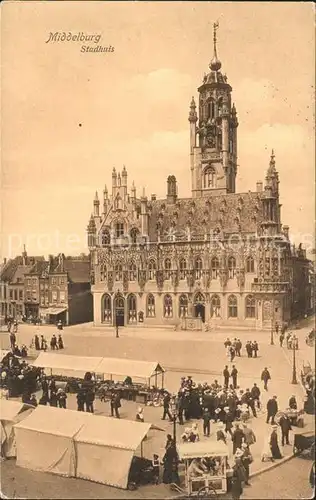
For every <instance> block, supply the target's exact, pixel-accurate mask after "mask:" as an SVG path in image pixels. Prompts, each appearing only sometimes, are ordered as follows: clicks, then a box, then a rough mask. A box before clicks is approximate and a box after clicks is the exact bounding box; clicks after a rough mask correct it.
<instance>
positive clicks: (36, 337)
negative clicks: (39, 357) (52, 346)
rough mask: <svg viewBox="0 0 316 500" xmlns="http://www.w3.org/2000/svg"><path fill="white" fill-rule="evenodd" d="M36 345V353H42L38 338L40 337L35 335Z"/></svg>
mask: <svg viewBox="0 0 316 500" xmlns="http://www.w3.org/2000/svg"><path fill="white" fill-rule="evenodd" d="M34 345H35V350H36V351H40V350H41V346H40V341H39V337H38V335H36V334H35V336H34Z"/></svg>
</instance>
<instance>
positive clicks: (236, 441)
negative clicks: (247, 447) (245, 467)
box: [232, 424, 244, 455]
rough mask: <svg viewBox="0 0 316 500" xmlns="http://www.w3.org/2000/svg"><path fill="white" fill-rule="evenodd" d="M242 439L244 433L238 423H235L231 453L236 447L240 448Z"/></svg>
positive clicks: (234, 451)
mask: <svg viewBox="0 0 316 500" xmlns="http://www.w3.org/2000/svg"><path fill="white" fill-rule="evenodd" d="M243 439H244V433H243V431H242V430H241V429H240V427H239V424H236V425H235V430H234V432H233V434H232V442H233V455H235V453H236V450H237V448H241V445H242V441H243Z"/></svg>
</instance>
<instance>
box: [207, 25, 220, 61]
mask: <svg viewBox="0 0 316 500" xmlns="http://www.w3.org/2000/svg"><path fill="white" fill-rule="evenodd" d="M218 28H219V22H218V21H216V23H214V24H213V59H212V60H211V62H210V65H209V68H210V70H212V71H219V70H220V69H221V67H222V63H221V62H220V60H219V59H218V57H217V36H216V31H217V30H218Z"/></svg>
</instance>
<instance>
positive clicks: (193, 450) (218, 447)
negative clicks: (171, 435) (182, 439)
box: [177, 441, 229, 460]
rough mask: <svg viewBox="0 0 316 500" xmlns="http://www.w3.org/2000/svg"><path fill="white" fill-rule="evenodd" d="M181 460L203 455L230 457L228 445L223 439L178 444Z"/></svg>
mask: <svg viewBox="0 0 316 500" xmlns="http://www.w3.org/2000/svg"><path fill="white" fill-rule="evenodd" d="M177 449H178V454H179V458H180V460H183V459H187V458H201V457H212V456H214V457H216V456H217V457H226V456H227V457H228V456H229V450H228V446H227V445H226V444H225V443H223V442H222V441H198V442H195V443H181V444H179V445H178V446H177Z"/></svg>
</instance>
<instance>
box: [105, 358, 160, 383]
mask: <svg viewBox="0 0 316 500" xmlns="http://www.w3.org/2000/svg"><path fill="white" fill-rule="evenodd" d="M97 371H98V372H99V373H103V374H104V375H107V374H108V375H120V376H124V377H126V376H130V377H131V378H133V377H136V378H142V379H146V380H148V379H149V378H150V377H152V376H153V375H155V374H159V373H163V372H164V369H163V368H162V367H161V366H160V365H159V363H157V361H136V360H134V359H123V358H103V359H102V361H101V363H100V365H99V366H98V370H97Z"/></svg>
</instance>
